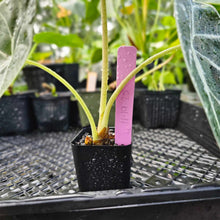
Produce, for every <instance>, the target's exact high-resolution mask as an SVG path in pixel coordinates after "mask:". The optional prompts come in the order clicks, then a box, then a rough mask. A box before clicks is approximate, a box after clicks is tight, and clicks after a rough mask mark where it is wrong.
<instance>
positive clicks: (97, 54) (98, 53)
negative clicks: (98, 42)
mask: <svg viewBox="0 0 220 220" xmlns="http://www.w3.org/2000/svg"><path fill="white" fill-rule="evenodd" d="M101 60H102V48H96V49H95V50H93V52H92V56H91V63H92V64H94V63H98V62H99V61H101Z"/></svg>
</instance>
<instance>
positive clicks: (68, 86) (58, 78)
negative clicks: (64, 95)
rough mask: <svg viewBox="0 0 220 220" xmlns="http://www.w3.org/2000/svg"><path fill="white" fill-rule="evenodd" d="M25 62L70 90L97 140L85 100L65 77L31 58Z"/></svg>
mask: <svg viewBox="0 0 220 220" xmlns="http://www.w3.org/2000/svg"><path fill="white" fill-rule="evenodd" d="M26 64H29V65H33V66H36V67H38V68H40V69H42V70H44V71H46V72H47V73H49V74H50V75H52V76H53V77H54V78H56V79H57V80H59V81H60V82H61V83H62V84H63V85H64V86H65V87H66V88H67V89H69V90H70V92H71V93H72V94H73V95H74V96H75V98H76V99H77V100H78V101H79V103H80V105H81V106H82V108H83V110H84V111H85V114H86V116H87V118H88V120H89V123H90V126H91V130H92V136H93V140H94V141H95V140H97V139H98V133H97V131H96V125H95V122H94V119H93V117H92V115H91V113H90V111H89V109H88V107H87V106H86V104H85V102H84V101H83V100H82V98H81V97H80V95H79V94H78V92H77V91H76V90H75V89H74V88H73V87H72V86H71V85H70V84H69V83H68V82H67V81H66V80H65V79H63V78H62V77H61V76H60V75H58V74H57V73H56V72H54V71H53V70H51V69H50V68H48V67H46V66H44V65H42V64H40V63H37V62H35V61H32V60H26Z"/></svg>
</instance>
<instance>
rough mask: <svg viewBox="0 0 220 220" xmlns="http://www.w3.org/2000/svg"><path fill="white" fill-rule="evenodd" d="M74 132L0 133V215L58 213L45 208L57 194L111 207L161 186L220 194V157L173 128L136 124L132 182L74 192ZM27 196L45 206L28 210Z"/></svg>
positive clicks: (54, 209)
mask: <svg viewBox="0 0 220 220" xmlns="http://www.w3.org/2000/svg"><path fill="white" fill-rule="evenodd" d="M76 132H78V129H75V130H70V131H68V132H51V133H39V132H34V133H31V134H27V135H18V136H8V137H0V216H1V214H2V215H3V216H4V215H7V213H8V212H9V210H12V212H11V213H12V214H13V213H14V214H31V213H30V212H33V213H34V212H37V213H38V212H39V211H40V210H41V211H42V212H43V213H44V214H45V213H47V212H49V213H50V212H51V213H54V212H62V213H63V212H65V208H61V207H60V208H61V210H60V211H59V209H57V208H55V207H53V208H51V209H50V208H48V207H47V204H50V202H53V201H56V202H57V201H58V200H59V199H67V198H73V200H75V199H76V198H77V201H80V204H81V206H80V207H84V205H85V203H84V204H83V203H82V201H84V199H85V200H87V199H89V200H93V199H94V200H100V199H106V198H107V200H108V202H109V204H108V202H107V203H105V205H106V206H112V205H113V204H112V201H115V202H116V204H115V205H117V198H119V197H120V196H122V197H120V198H127V199H128V197H129V198H131V197H133V199H134V197H142V196H147V197H148V195H149V193H151V192H159V194H158V196H160V193H161V192H162V191H168V192H169V193H170V192H172V191H175V190H177V191H179V192H181V191H182V192H186V190H193V189H197V188H199V189H200V187H201V188H202V187H206V186H207V184H208V186H209V187H208V189H211V191H212V193H213V192H214V193H216V196H217V197H218V196H220V194H219V193H220V187H219V183H220V159H218V158H217V157H215V156H214V155H212V154H211V153H209V151H208V150H206V149H205V148H203V147H202V146H201V145H199V144H197V143H196V142H194V141H192V140H190V139H189V138H188V137H187V136H186V135H184V134H183V133H181V132H180V131H178V130H175V129H154V130H147V129H144V128H142V127H141V126H140V125H135V126H134V135H133V146H132V147H133V149H132V151H133V165H132V177H131V186H132V187H131V188H130V189H126V190H120V191H119V190H111V191H100V192H88V193H79V192H78V186H77V181H76V174H75V170H74V163H73V157H72V152H71V146H70V141H71V140H72V138H73V137H74V135H75V134H76ZM210 187H211V188H210ZM212 187H213V189H214V191H213V189H212ZM190 192H191V191H190ZM199 193H200V191H199ZM191 195H192V194H191ZM210 195H211V194H209V195H207V196H208V197H209V196H210ZM207 196H205V197H207ZM197 197H198V199H199V198H200V197H199V196H197ZM197 197H196V198H197ZM217 197H215V198H217ZM109 198H111V199H112V200H111V201H110V200H109ZM168 198H169V197H167V198H166V199H168ZM57 199H58V200H57ZM139 199H140V198H139ZM166 199H165V200H166ZM173 200H175V199H173ZM30 201H31V204H32V206H33V202H34V203H35V202H38V201H44V208H46V209H47V211H45V209H40V208H36V210H35V211H34V209H33V207H32V208H31V210H32V211H30V207H31V205H28V203H29V202H30ZM48 201H50V202H48ZM128 201H129V199H128V200H127V202H128ZM134 201H136V202H137V201H139V200H134ZM65 202H67V201H65ZM72 202H73V201H72ZM151 202H152V201H151ZM71 204H72V203H71ZM75 204H77V202H76V203H75ZM88 204H89V203H87V205H88ZM95 204H96V202H93V204H92V206H91V204H90V205H89V206H88V207H89V208H91V207H93V209H94V207H96V208H99V207H98V206H100V204H99V203H97V204H96V205H95ZM119 204H121V203H119ZM19 205H22V206H23V207H24V209H23V211H22V210H18V209H17V208H16V207H19ZM121 205H122V204H121ZM25 207H26V209H25ZM27 207H29V208H27ZM88 207H87V208H88ZM84 208H85V207H84ZM72 209H73V208H72ZM25 210H26V212H27V213H25ZM48 210H49V211H48ZM66 211H67V212H69V211H70V210H66ZM38 214H39V213H38ZM0 219H1V218H0Z"/></svg>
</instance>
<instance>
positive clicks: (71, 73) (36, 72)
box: [23, 63, 79, 92]
mask: <svg viewBox="0 0 220 220" xmlns="http://www.w3.org/2000/svg"><path fill="white" fill-rule="evenodd" d="M46 66H47V67H48V68H50V69H52V70H53V71H55V72H56V73H58V74H59V75H60V76H62V77H63V78H64V79H65V80H66V81H67V82H69V83H70V85H72V86H73V87H74V88H78V75H79V64H78V63H73V64H65V63H55V64H48V65H46ZM23 72H24V77H25V80H26V82H27V84H28V88H29V89H36V90H38V91H43V88H42V86H41V84H42V83H43V82H46V83H53V84H54V85H55V87H56V90H57V91H60V92H62V91H67V88H66V87H65V86H64V85H63V84H61V83H60V82H59V81H58V80H57V79H55V78H54V77H53V76H51V75H49V74H47V73H45V71H44V70H42V69H40V68H37V67H35V66H27V67H25V68H24V69H23Z"/></svg>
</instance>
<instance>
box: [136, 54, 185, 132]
mask: <svg viewBox="0 0 220 220" xmlns="http://www.w3.org/2000/svg"><path fill="white" fill-rule="evenodd" d="M172 58H173V55H172V56H171V57H169V58H168V59H167V60H166V61H164V62H163V63H161V64H159V65H158V66H156V67H155V68H153V69H151V70H150V71H148V72H146V73H144V74H142V75H141V76H139V77H137V78H136V79H135V82H138V81H140V80H141V81H142V83H143V84H144V85H145V86H146V87H147V89H142V90H140V91H139V93H140V94H138V95H137V99H136V111H137V112H136V114H137V115H138V116H139V120H140V122H141V124H142V125H143V126H144V127H146V128H173V127H175V126H176V124H177V119H178V114H179V107H180V93H181V90H177V89H169V88H170V86H173V85H176V84H177V81H176V78H175V74H174V73H173V72H169V71H166V70H165V69H164V67H163V66H164V65H166V64H167V63H169V62H170V61H171V60H172ZM160 67H163V69H162V70H161V71H159V70H158V69H159V68H160Z"/></svg>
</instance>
